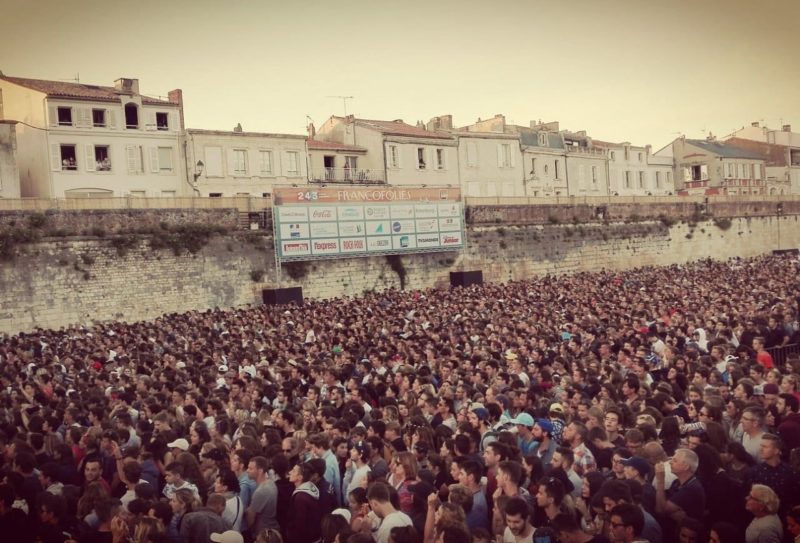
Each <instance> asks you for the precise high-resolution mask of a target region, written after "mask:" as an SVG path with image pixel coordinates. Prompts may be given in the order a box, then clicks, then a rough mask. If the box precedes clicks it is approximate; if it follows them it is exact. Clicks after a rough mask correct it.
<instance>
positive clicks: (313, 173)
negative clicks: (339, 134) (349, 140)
mask: <svg viewBox="0 0 800 543" xmlns="http://www.w3.org/2000/svg"><path fill="white" fill-rule="evenodd" d="M309 136H310V137H309V139H308V142H307V144H308V164H309V177H308V179H309V181H310V182H312V183H343V184H356V185H371V184H383V183H386V170H385V169H384V168H372V169H370V168H365V167H364V166H365V165H367V160H366V156H367V150H366V149H365V148H364V147H357V146H355V145H347V144H345V143H337V142H335V141H322V140H318V139H315V138H314V129H313V126H312V127H310V130H309Z"/></svg>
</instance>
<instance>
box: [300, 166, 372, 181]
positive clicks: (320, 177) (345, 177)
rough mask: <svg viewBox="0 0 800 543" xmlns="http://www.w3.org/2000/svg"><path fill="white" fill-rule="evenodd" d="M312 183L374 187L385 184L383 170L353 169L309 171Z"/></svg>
mask: <svg viewBox="0 0 800 543" xmlns="http://www.w3.org/2000/svg"><path fill="white" fill-rule="evenodd" d="M311 182H312V183H345V184H352V185H375V184H383V183H386V176H385V175H384V172H383V170H360V169H354V168H322V169H320V170H312V171H311Z"/></svg>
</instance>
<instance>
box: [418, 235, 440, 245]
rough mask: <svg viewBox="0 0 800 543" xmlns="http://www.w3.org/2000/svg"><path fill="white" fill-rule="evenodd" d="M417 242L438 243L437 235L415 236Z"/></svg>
mask: <svg viewBox="0 0 800 543" xmlns="http://www.w3.org/2000/svg"><path fill="white" fill-rule="evenodd" d="M417 243H419V244H422V243H439V238H438V237H436V238H426V237H422V236H417Z"/></svg>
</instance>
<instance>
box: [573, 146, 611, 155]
mask: <svg viewBox="0 0 800 543" xmlns="http://www.w3.org/2000/svg"><path fill="white" fill-rule="evenodd" d="M566 149H567V153H569V154H571V155H590V156H596V157H605V155H606V151H605V149H601V148H599V147H579V146H577V145H576V146H567V147H566Z"/></svg>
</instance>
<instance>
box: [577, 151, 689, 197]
mask: <svg viewBox="0 0 800 543" xmlns="http://www.w3.org/2000/svg"><path fill="white" fill-rule="evenodd" d="M593 143H594V146H595V147H597V148H599V149H602V150H603V151H604V152H605V154H606V158H607V159H608V177H609V192H610V194H611V195H614V196H665V195H670V194H675V181H674V172H673V163H672V158H671V157H668V156H656V155H653V153H652V147H651V146H650V145H645V146H644V147H641V146H636V145H631V144H630V143H628V142H623V143H612V142H607V141H600V140H593Z"/></svg>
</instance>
